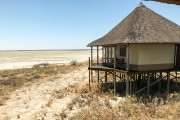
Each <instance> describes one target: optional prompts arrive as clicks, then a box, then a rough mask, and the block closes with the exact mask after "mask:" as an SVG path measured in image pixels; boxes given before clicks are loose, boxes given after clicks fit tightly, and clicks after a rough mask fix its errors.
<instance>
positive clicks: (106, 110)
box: [0, 61, 180, 120]
mask: <svg viewBox="0 0 180 120" xmlns="http://www.w3.org/2000/svg"><path fill="white" fill-rule="evenodd" d="M85 65H86V66H87V62H86V63H77V62H76V61H72V62H71V63H70V64H69V65H50V64H40V65H35V66H33V67H32V68H26V69H16V70H5V71H0V95H1V96H0V105H1V106H2V105H4V104H5V101H6V100H7V99H8V98H9V95H10V93H11V92H12V91H13V90H15V89H17V88H21V87H23V86H25V85H31V84H32V83H34V82H36V81H37V80H45V79H42V78H45V77H53V78H54V77H59V76H61V75H62V74H66V73H70V72H71V71H73V70H75V69H79V68H81V67H82V66H85ZM73 79H75V78H73ZM80 79H85V80H86V79H87V78H85V77H82V76H81V78H80ZM95 79H96V76H94V80H95ZM110 79H113V78H112V76H110V77H109V81H111V80H110ZM51 80H52V79H51ZM83 81H84V80H83ZM86 81H88V80H86ZM52 96H53V97H52V98H51V99H49V100H48V101H47V102H46V104H45V105H44V106H43V108H42V109H41V110H40V111H39V112H38V113H36V114H35V116H34V119H46V117H47V116H48V115H49V113H48V109H50V110H51V109H52V107H53V106H54V104H57V103H56V102H57V101H58V100H59V101H61V102H62V101H64V100H67V99H66V98H68V97H69V98H71V99H70V101H67V102H65V103H67V104H66V105H65V108H62V109H57V111H58V112H54V113H51V114H53V118H55V119H60V120H61V119H62V120H63V119H71V120H121V119H122V120H124V119H130V120H140V119H142V120H146V119H163V120H164V119H170V120H178V119H180V93H173V94H171V95H170V97H169V98H168V99H164V97H163V98H162V97H154V98H151V99H146V98H145V97H128V98H125V97H115V96H113V90H112V89H111V88H109V89H107V90H104V88H102V86H101V85H99V84H98V83H97V82H95V81H94V83H92V84H91V89H90V90H89V86H88V84H86V83H81V84H77V85H76V84H73V85H70V86H69V87H68V88H65V89H61V88H55V89H54V91H53V92H52ZM58 104H63V103H58ZM20 117H21V115H20V114H17V119H18V118H20ZM47 119H48V118H47Z"/></svg>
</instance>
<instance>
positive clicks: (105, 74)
mask: <svg viewBox="0 0 180 120" xmlns="http://www.w3.org/2000/svg"><path fill="white" fill-rule="evenodd" d="M105 83H107V71H105Z"/></svg>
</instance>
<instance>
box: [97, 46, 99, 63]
mask: <svg viewBox="0 0 180 120" xmlns="http://www.w3.org/2000/svg"><path fill="white" fill-rule="evenodd" d="M97 64H98V65H99V46H97Z"/></svg>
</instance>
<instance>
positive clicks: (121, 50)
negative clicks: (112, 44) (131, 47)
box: [120, 47, 126, 57]
mask: <svg viewBox="0 0 180 120" xmlns="http://www.w3.org/2000/svg"><path fill="white" fill-rule="evenodd" d="M120 56H122V57H126V47H122V48H120Z"/></svg>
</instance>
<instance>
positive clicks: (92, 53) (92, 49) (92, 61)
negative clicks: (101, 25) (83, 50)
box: [91, 46, 93, 65]
mask: <svg viewBox="0 0 180 120" xmlns="http://www.w3.org/2000/svg"><path fill="white" fill-rule="evenodd" d="M92 64H93V46H91V65H92Z"/></svg>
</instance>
